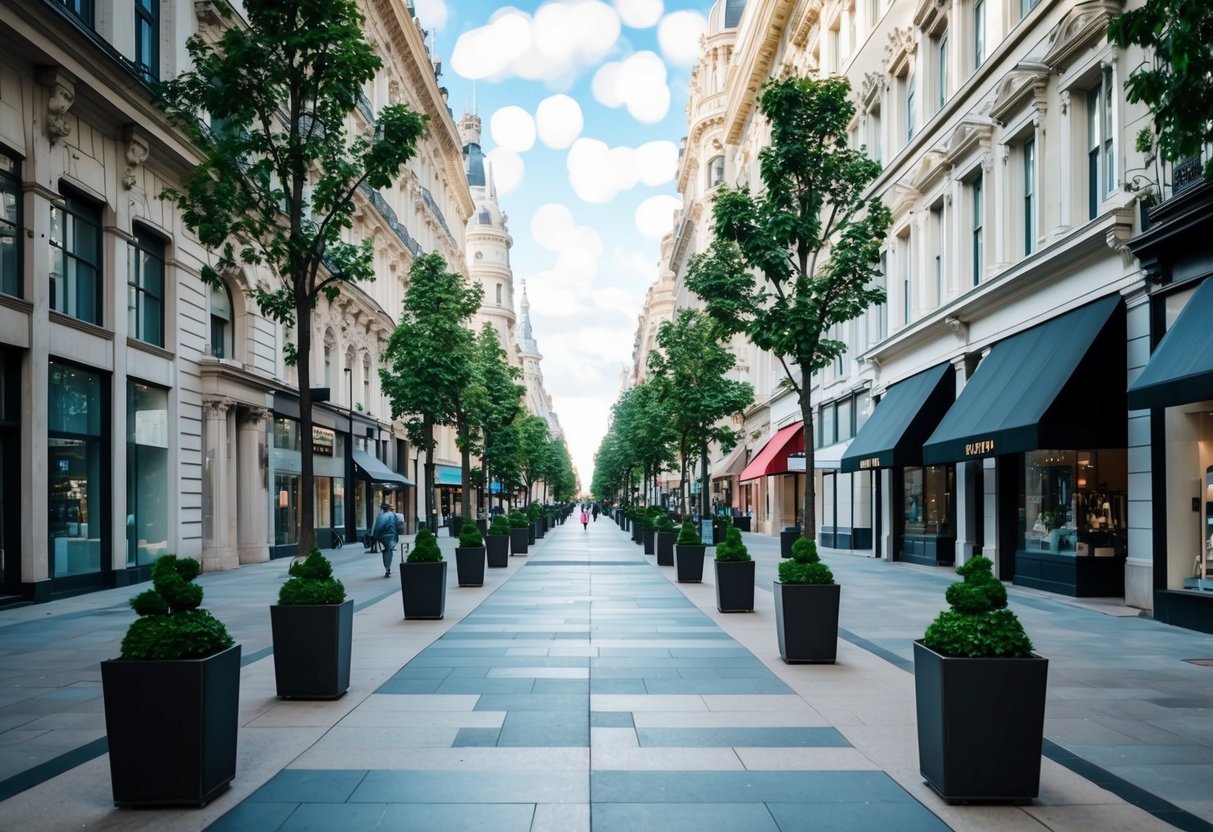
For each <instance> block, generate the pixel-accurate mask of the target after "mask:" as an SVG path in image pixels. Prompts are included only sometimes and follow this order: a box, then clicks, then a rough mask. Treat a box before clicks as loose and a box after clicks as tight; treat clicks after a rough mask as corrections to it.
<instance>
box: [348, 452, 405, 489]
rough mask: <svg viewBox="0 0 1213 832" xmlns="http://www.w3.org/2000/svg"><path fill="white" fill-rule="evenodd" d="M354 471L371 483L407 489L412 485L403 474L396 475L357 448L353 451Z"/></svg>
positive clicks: (373, 457)
mask: <svg viewBox="0 0 1213 832" xmlns="http://www.w3.org/2000/svg"><path fill="white" fill-rule="evenodd" d="M354 469H355V470H356V471H357V472H358V473H359V474H361V475H362V476H363V477H364V478H366V479H368V480H370V481H371V482H378V483H383V484H384V485H390V486H393V487H395V488H401V487H404V488H408V487H409V486H411V485H412V484H413V482H412V480H410V479H409V478H408V477H406V476H405V475H404V474H397V473H396V472H395V471H393V470H392V469H391V468H388V467H387V466H386V465H384V464H383V463H382V462H380V461H379V460H378V459H376V458H375V456H374V455H373V454H369V453H367V452H366V451H360V450H358V449H357V448H355V449H354Z"/></svg>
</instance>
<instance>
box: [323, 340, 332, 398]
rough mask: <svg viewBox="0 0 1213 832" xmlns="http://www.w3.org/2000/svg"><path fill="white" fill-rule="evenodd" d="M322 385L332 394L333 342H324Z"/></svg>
mask: <svg viewBox="0 0 1213 832" xmlns="http://www.w3.org/2000/svg"><path fill="white" fill-rule="evenodd" d="M324 386H325V387H327V388H329V390H330V393H329V395H332V393H331V391H332V387H333V342H332V341H325V342H324Z"/></svg>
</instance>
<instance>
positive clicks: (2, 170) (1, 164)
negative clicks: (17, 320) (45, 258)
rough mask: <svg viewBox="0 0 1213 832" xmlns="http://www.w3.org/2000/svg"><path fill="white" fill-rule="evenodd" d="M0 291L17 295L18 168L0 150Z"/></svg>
mask: <svg viewBox="0 0 1213 832" xmlns="http://www.w3.org/2000/svg"><path fill="white" fill-rule="evenodd" d="M0 292H3V293H4V294H6V295H16V296H17V297H21V169H20V167H19V163H18V162H17V160H16V159H14V158H12V157H11V156H7V155H5V154H3V153H0Z"/></svg>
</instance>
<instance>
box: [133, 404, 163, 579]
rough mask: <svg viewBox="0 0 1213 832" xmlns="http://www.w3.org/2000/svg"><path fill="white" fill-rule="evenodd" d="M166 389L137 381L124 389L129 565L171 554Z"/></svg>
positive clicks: (145, 563) (137, 564) (140, 564)
mask: <svg viewBox="0 0 1213 832" xmlns="http://www.w3.org/2000/svg"><path fill="white" fill-rule="evenodd" d="M168 494H169V487H168V391H167V390H164V389H162V388H160V387H152V386H150V385H147V384H142V383H140V382H137V381H133V380H132V381H131V382H130V383H129V384H128V385H127V390H126V564H127V566H145V565H147V564H149V563H151V562H152V561H153V560H155V559H156V557H158V556H159V555H161V554H162V553H164V552H166V551H168V547H169V543H168V537H169V534H168Z"/></svg>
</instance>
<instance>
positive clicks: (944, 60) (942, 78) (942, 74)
mask: <svg viewBox="0 0 1213 832" xmlns="http://www.w3.org/2000/svg"><path fill="white" fill-rule="evenodd" d="M935 60H936V63H937V66H938V67H939V100H938V101H937V102H936V104H935V109H936V110H942V109H943V105H944V104H946V103H948V33H947V32H944V33H943V34H941V35H940V36H939V38H938V40H937V41H936V46H935Z"/></svg>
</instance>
